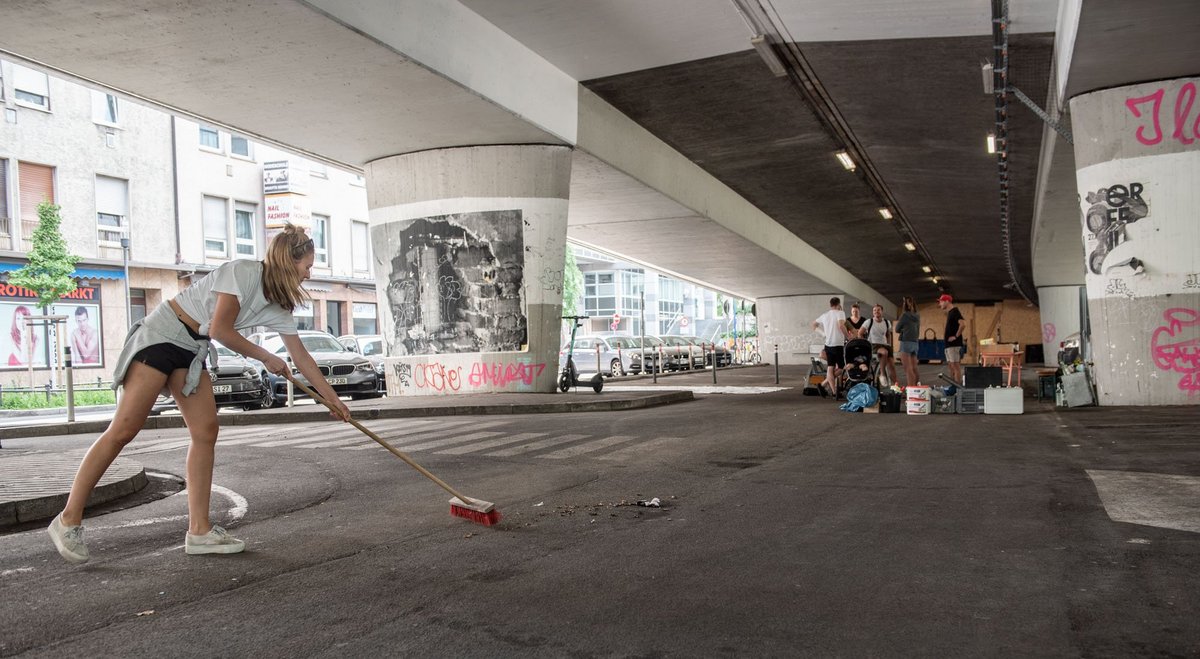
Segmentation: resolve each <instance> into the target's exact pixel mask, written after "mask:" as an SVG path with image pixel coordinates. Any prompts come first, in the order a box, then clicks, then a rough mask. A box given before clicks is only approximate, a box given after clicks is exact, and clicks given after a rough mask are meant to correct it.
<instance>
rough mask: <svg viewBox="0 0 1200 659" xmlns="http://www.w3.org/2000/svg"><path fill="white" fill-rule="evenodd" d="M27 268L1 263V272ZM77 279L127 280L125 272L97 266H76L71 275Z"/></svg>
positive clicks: (19, 264) (17, 264) (5, 262)
mask: <svg viewBox="0 0 1200 659" xmlns="http://www.w3.org/2000/svg"><path fill="white" fill-rule="evenodd" d="M23 267H25V264H24V263H11V262H7V261H0V272H12V271H13V270H20V269H21V268H23ZM71 276H72V277H75V278H77V279H115V280H121V279H124V278H125V271H124V270H118V269H114V268H100V267H96V266H76V267H75V272H74V273H73V274H72V275H71Z"/></svg>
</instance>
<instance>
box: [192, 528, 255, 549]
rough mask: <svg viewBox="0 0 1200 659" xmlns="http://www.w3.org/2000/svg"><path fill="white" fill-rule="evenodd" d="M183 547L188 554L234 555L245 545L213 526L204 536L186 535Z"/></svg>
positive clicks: (223, 530)
mask: <svg viewBox="0 0 1200 659" xmlns="http://www.w3.org/2000/svg"><path fill="white" fill-rule="evenodd" d="M183 545H184V547H183V550H184V551H186V552H187V553H189V554H236V553H238V552H240V551H242V550H243V549H245V548H246V543H244V542H242V541H241V540H238V539H237V538H235V537H233V536H231V535H229V532H228V531H226V530H225V529H223V528H221V527H219V526H215V525H214V526H213V527H212V530H210V531H209V532H208V533H205V534H204V535H192V534H191V533H189V534H187V538H185V539H184V543H183Z"/></svg>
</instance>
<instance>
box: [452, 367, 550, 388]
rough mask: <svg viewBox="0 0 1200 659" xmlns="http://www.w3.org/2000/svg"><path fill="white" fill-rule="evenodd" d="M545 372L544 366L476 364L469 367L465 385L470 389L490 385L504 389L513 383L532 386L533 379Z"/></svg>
mask: <svg viewBox="0 0 1200 659" xmlns="http://www.w3.org/2000/svg"><path fill="white" fill-rule="evenodd" d="M545 370H546V365H545V364H525V363H519V364H495V363H494V364H487V363H484V362H476V363H475V364H472V365H471V374H470V375H468V376H467V383H468V384H470V385H471V386H472V387H483V386H487V385H491V386H494V387H506V386H508V385H509V384H511V383H513V382H520V383H522V384H527V385H528V384H533V379H534V378H536V377H537V376H539V375H541V374H542V371H545Z"/></svg>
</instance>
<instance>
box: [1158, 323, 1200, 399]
mask: <svg viewBox="0 0 1200 659" xmlns="http://www.w3.org/2000/svg"><path fill="white" fill-rule="evenodd" d="M1163 323H1164V324H1163V325H1161V326H1159V327H1158V328H1157V329H1155V330H1154V334H1152V335H1151V336H1150V355H1151V357H1152V358H1153V359H1154V365H1155V366H1157V367H1158V368H1159V369H1161V370H1164V371H1173V372H1175V373H1180V374H1182V375H1183V377H1182V378H1180V379H1179V388H1180V390H1182V391H1186V392H1188V393H1189V394H1197V393H1200V312H1198V311H1196V310H1195V309H1183V308H1175V309H1167V310H1166V311H1164V312H1163Z"/></svg>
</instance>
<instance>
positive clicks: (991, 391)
mask: <svg viewBox="0 0 1200 659" xmlns="http://www.w3.org/2000/svg"><path fill="white" fill-rule="evenodd" d="M983 413H984V414H1024V413H1025V390H1024V389H1022V388H1021V387H988V388H987V389H984V390H983Z"/></svg>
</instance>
